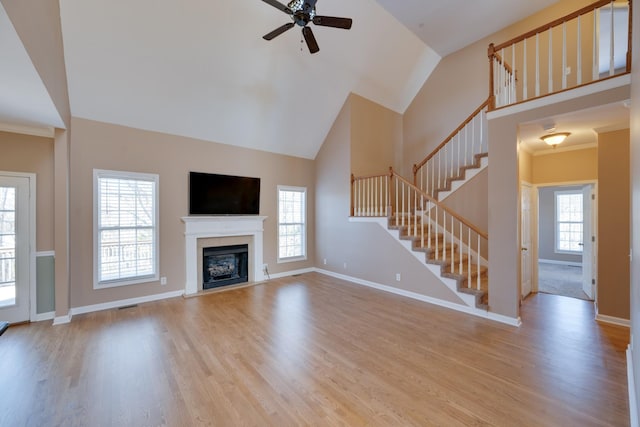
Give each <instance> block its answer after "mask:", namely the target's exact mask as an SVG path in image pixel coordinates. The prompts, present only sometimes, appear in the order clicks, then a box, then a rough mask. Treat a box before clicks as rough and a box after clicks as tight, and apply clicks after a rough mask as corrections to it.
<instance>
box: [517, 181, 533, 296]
mask: <svg viewBox="0 0 640 427" xmlns="http://www.w3.org/2000/svg"><path fill="white" fill-rule="evenodd" d="M523 187H526V188H527V189H528V191H529V247H528V248H527V253H528V256H529V257H530V260H531V262H530V266H529V270H530V271H529V282H530V283H529V288H530V290H529V294H527V295H526V296H523V295H522V284H523V283H522V269H523V265H522V250H523V248H524V242H523V241H522V232H523V227H522V192H523ZM519 190H520V204H519V206H520V209H519V211H520V218H519V221H520V235H519V236H518V239H519V241H520V251H521V253H520V286H519V289H520V290H519V293H520V303H521V304H522V301H524V299H525V298H527V297H528V296H529V295H531V294H533V293H536V292H538V282H537V281H535V280H534V276H536V273H537V262H535V263H534V255H536V254H537V248H536V243H537V240H536V239H535V237H534V234H533V233H534V231H535V230H536V227H535V226H534V224H533V222H534V219H535V220H537V211H538V210H537V206H538V190H537V188H536V186H535V185H533V184H531V183H530V182H528V181H520V188H519ZM534 217H535V218H534ZM536 226H537V224H536ZM534 249H536V250H535V251H534ZM534 264H535V267H534ZM534 270H535V273H534Z"/></svg>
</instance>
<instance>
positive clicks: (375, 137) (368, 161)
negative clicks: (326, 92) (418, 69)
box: [349, 94, 402, 176]
mask: <svg viewBox="0 0 640 427" xmlns="http://www.w3.org/2000/svg"><path fill="white" fill-rule="evenodd" d="M349 102H350V103H351V105H352V107H353V108H352V109H351V123H352V126H351V172H352V173H353V174H354V175H355V176H365V175H374V174H384V173H386V172H387V171H388V170H389V166H393V168H394V169H396V170H398V168H399V167H400V166H401V161H400V159H401V157H402V116H401V115H400V114H398V113H396V112H394V111H392V110H389V109H387V108H385V107H383V106H381V105H379V104H376V103H375V102H372V101H369V100H368V99H366V98H363V97H361V96H358V95H354V94H352V95H351V96H350V97H349Z"/></svg>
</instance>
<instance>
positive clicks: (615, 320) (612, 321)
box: [596, 314, 631, 328]
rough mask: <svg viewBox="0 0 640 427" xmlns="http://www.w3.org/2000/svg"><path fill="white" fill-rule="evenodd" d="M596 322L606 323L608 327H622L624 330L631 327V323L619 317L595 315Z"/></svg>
mask: <svg viewBox="0 0 640 427" xmlns="http://www.w3.org/2000/svg"><path fill="white" fill-rule="evenodd" d="M596 321H598V322H602V323H607V324H609V325H616V326H624V327H625V328H630V327H631V321H629V320H627V319H621V318H619V317H613V316H606V315H604V314H596Z"/></svg>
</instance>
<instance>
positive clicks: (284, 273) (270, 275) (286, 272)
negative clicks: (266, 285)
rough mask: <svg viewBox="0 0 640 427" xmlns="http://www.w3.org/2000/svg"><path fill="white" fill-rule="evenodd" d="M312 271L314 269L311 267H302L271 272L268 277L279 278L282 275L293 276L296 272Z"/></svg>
mask: <svg viewBox="0 0 640 427" xmlns="http://www.w3.org/2000/svg"><path fill="white" fill-rule="evenodd" d="M314 271H316V269H315V268H313V267H311V268H303V269H300V270H291V271H285V272H283V273H273V274H269V279H280V278H282V277H289V276H295V275H297V274H304V273H313V272H314ZM267 280H268V279H267Z"/></svg>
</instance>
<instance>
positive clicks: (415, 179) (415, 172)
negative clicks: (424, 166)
mask: <svg viewBox="0 0 640 427" xmlns="http://www.w3.org/2000/svg"><path fill="white" fill-rule="evenodd" d="M418 169H420V168H419V167H418V165H416V164H415V163H414V165H413V185H415V186H416V187H417V186H418Z"/></svg>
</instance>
